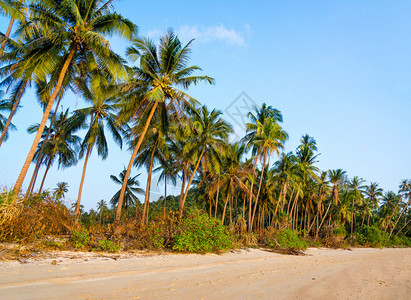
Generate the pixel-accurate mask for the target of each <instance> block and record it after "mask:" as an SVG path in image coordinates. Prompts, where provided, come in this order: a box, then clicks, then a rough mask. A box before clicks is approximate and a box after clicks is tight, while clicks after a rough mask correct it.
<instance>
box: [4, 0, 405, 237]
mask: <svg viewBox="0 0 411 300" xmlns="http://www.w3.org/2000/svg"><path fill="white" fill-rule="evenodd" d="M112 2H113V1H101V0H66V1H57V0H43V1H34V0H33V1H0V8H1V13H2V14H3V15H5V16H7V17H9V18H10V24H9V29H8V30H7V32H6V33H5V34H3V35H2V36H1V49H0V63H1V68H0V76H1V83H0V84H1V86H2V87H5V88H6V91H7V93H2V94H1V97H2V100H1V102H0V112H1V114H0V129H1V130H2V134H1V137H0V153H1V145H2V143H3V142H4V141H6V140H7V138H9V136H10V135H11V130H12V129H13V128H14V125H13V124H12V122H11V121H12V118H13V116H14V115H15V113H16V112H17V110H18V108H19V105H20V102H21V100H22V99H23V98H24V97H23V96H24V94H25V92H26V91H27V89H29V88H33V89H34V90H35V91H36V94H37V98H38V100H39V103H40V105H41V106H42V107H43V111H44V114H43V117H42V119H41V120H40V122H39V123H37V124H34V125H32V126H30V127H29V128H28V132H29V133H32V134H33V135H35V137H34V141H33V144H32V145H31V146H30V149H28V155H27V158H26V160H25V163H24V165H23V167H22V169H21V172H20V174H19V176H18V178H17V180H16V182H15V185H14V188H13V190H14V193H15V195H16V196H17V195H18V194H19V193H22V194H24V197H26V198H29V197H30V196H31V195H33V193H38V192H41V191H42V190H43V189H44V183H45V179H46V177H47V173H48V171H49V169H50V168H51V167H53V165H55V163H56V162H57V165H58V167H62V168H64V167H70V166H73V165H75V164H77V163H78V161H79V160H81V159H83V168H82V174H81V182H80V186H79V187H78V196H77V201H76V203H75V207H74V220H75V224H77V223H78V222H79V219H80V215H81V214H80V210H81V200H82V191H83V187H84V182H85V179H86V175H87V165H88V161H89V158H90V155H91V154H92V153H93V150H94V151H97V154H98V156H100V157H101V159H103V160H104V159H105V158H107V156H108V152H109V151H108V150H109V143H108V141H107V134H106V131H108V132H109V135H110V136H111V138H112V139H113V141H114V142H115V144H117V145H118V146H119V147H120V148H122V147H123V145H126V146H127V148H128V149H129V150H130V152H131V157H130V161H129V163H128V165H127V167H126V168H125V169H124V171H122V172H121V173H120V175H119V176H118V177H117V176H114V175H113V176H111V178H112V180H113V181H114V182H116V183H118V184H119V185H121V188H120V190H119V191H118V192H117V193H116V194H115V195H114V196H113V197H112V199H111V201H110V202H111V204H112V206H113V208H114V210H113V211H112V222H113V223H114V225H115V226H117V225H118V224H120V222H121V221H122V218H123V220H124V219H125V218H127V213H125V211H126V212H128V211H130V210H134V211H135V212H134V216H138V217H139V219H140V222H141V224H148V223H149V220H150V214H149V212H150V207H151V206H153V201H150V196H151V195H150V187H151V185H152V184H157V183H156V182H152V176H153V173H158V174H159V178H160V180H162V181H164V185H165V191H164V196H163V197H161V199H160V200H158V201H156V202H155V203H157V204H155V207H157V211H158V213H159V214H163V215H164V216H166V214H167V213H168V212H169V211H170V210H176V211H177V212H178V219H179V220H181V219H182V218H183V217H184V211H185V207H186V206H187V203H188V202H194V203H196V204H197V205H199V206H201V207H202V208H204V210H205V211H207V213H208V214H209V216H210V217H215V218H219V219H221V222H222V223H223V224H224V223H225V224H231V225H232V224H235V223H236V222H237V220H242V221H243V222H245V223H246V226H247V230H248V232H250V233H251V232H253V231H259V230H263V229H264V228H267V227H274V228H289V229H292V230H295V231H300V232H305V233H306V234H308V235H311V236H313V237H318V235H319V234H320V232H321V230H322V229H323V228H324V227H326V226H331V225H332V224H338V225H339V226H342V227H344V228H346V229H347V230H348V231H349V232H350V233H351V234H352V233H353V232H354V231H355V230H356V228H359V227H362V226H365V225H367V226H370V225H373V226H376V227H378V228H380V229H381V230H383V231H385V232H387V233H388V234H389V235H390V236H391V235H393V234H394V233H395V234H396V235H398V234H400V233H401V234H403V235H406V234H408V233H409V229H410V228H411V227H410V224H409V220H410V210H409V204H410V201H411V180H403V181H402V182H401V183H400V185H399V190H398V192H397V193H396V192H392V191H389V192H386V193H384V192H383V190H382V189H381V188H380V187H379V185H378V184H377V183H370V184H369V185H366V182H365V181H364V180H363V179H362V178H359V177H357V176H354V177H352V178H349V177H348V176H347V174H346V172H345V171H343V170H342V169H336V170H326V171H322V170H320V169H319V168H318V167H317V165H316V164H317V163H318V149H317V143H316V141H315V139H314V138H313V137H311V136H309V135H308V134H307V135H304V136H302V137H301V140H300V145H299V146H298V147H297V148H296V149H295V151H293V152H289V153H285V152H284V151H283V149H284V145H285V142H286V141H287V139H288V134H287V132H286V131H285V130H284V128H283V116H282V114H281V112H280V111H279V110H278V109H275V108H274V107H272V106H270V105H267V104H263V105H261V106H255V107H254V108H253V110H252V111H250V112H249V114H248V123H247V124H246V134H245V136H244V137H243V138H242V139H241V140H240V141H236V142H230V140H229V138H230V134H231V133H232V131H233V127H232V126H231V125H230V124H229V123H228V122H227V121H226V120H224V118H223V116H222V112H221V111H219V110H217V109H209V108H207V107H206V106H205V105H202V104H201V103H200V102H199V101H197V100H196V99H194V98H193V97H191V96H190V95H189V94H188V92H187V90H188V89H189V87H190V86H193V85H197V84H199V83H201V82H204V83H206V84H213V83H214V79H213V78H212V77H209V76H204V75H198V73H199V72H200V71H201V68H200V67H198V66H196V65H191V63H190V53H191V45H192V43H193V41H190V42H188V43H187V44H183V43H182V42H181V41H180V40H179V38H178V36H176V35H175V34H174V32H173V31H172V30H169V31H168V32H166V33H165V34H164V35H163V36H162V37H161V38H160V40H159V42H158V43H156V42H154V41H152V40H151V39H148V38H144V37H140V36H139V35H138V27H137V26H136V25H135V24H134V23H133V22H132V21H131V20H129V19H127V18H125V17H123V16H122V15H120V14H118V13H117V12H116V11H115V9H114V7H113V3H112ZM14 23H16V26H17V27H16V29H15V30H14V33H13V35H11V31H12V28H13V26H14ZM113 35H117V36H119V37H122V38H124V39H126V40H128V41H129V43H130V45H129V47H128V48H127V50H126V58H123V57H122V56H121V55H119V54H118V53H115V52H114V51H113V50H112V47H111V45H110V41H109V39H108V38H109V37H111V36H113ZM68 91H73V92H74V93H76V94H78V95H81V96H82V98H83V99H84V100H85V102H86V103H87V107H84V108H80V109H76V110H74V111H70V110H69V109H67V110H65V111H59V107H60V103H62V101H64V100H65V96H66V95H67V93H68ZM24 100H26V99H24ZM7 113H8V115H6V114H7ZM33 121H35V120H33ZM81 130H84V132H85V135H84V136H83V137H80V136H78V132H79V131H81ZM110 146H111V144H110ZM31 163H33V164H35V168H34V172H33V174H32V175H31V177H30V183H29V186H28V189H27V190H26V191H23V190H22V186H23V182H24V180H25V179H26V177H28V176H27V172H28V169H29V166H30V164H31ZM41 166H44V167H45V169H44V174H43V177H42V179H41V183H40V187H39V189H38V190H36V189H35V184H36V182H37V181H39V178H38V177H39V172H40V168H41ZM133 167H134V168H137V169H141V168H143V169H146V170H147V174H148V179H147V182H146V187H145V189H142V188H141V187H140V185H139V183H138V180H137V177H138V175H134V176H132V175H131V172H132V170H133ZM27 179H28V178H27ZM177 182H179V183H180V182H181V191H180V194H179V195H167V183H171V184H173V185H176V184H177ZM66 190H67V186H66V184H64V183H60V184H59V186H58V187H57V189H56V190H55V196H56V197H57V198H61V197H63V195H64V192H65V191H66ZM137 194H141V195H144V201H142V204H141V205H140V203H139V198H138V196H137ZM159 201H160V202H161V206H162V209H161V211H160V210H159V209H158V207H159V204H158V202H159ZM168 201H170V202H169V203H168V204H167V202H168ZM177 204H178V205H177ZM98 207H99V211H100V223H101V222H102V221H101V216H102V212H103V211H105V210H106V208H105V207H106V204H105V203H103V202H100V203H99V204H98Z"/></svg>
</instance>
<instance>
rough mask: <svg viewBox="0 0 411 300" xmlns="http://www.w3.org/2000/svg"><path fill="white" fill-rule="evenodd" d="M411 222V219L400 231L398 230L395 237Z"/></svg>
mask: <svg viewBox="0 0 411 300" xmlns="http://www.w3.org/2000/svg"><path fill="white" fill-rule="evenodd" d="M410 222H411V219H409V220H408V221H407V222H406V223H405V224H404V226H402V227H401V228H400V230H398V232H397V233H396V234H395V236H397V235H398V234H399V233H400V232H401V231H402V230H403V229H404V228H405V227H406V226H407V225H408V224H409V223H410Z"/></svg>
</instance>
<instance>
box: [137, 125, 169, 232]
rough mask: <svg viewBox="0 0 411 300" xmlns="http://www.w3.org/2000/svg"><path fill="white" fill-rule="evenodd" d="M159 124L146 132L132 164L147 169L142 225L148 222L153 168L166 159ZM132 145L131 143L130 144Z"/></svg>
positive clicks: (166, 148)
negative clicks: (145, 136)
mask: <svg viewBox="0 0 411 300" xmlns="http://www.w3.org/2000/svg"><path fill="white" fill-rule="evenodd" d="M156 125H157V126H156ZM158 125H159V124H158V123H157V124H154V125H153V126H151V128H150V129H149V130H148V131H147V139H146V140H145V143H143V147H142V148H140V149H141V150H140V153H139V154H138V155H137V157H136V160H135V162H134V164H135V165H136V166H137V167H141V166H143V165H145V166H146V167H147V172H148V176H147V187H146V195H145V198H144V207H143V217H142V220H141V222H142V224H145V223H146V222H147V221H148V211H149V208H148V206H149V202H150V190H151V177H152V174H153V167H154V166H155V165H157V164H164V163H165V161H166V159H167V157H168V147H167V142H166V137H165V135H164V132H163V131H162V130H161V126H158ZM132 144H133V143H132Z"/></svg>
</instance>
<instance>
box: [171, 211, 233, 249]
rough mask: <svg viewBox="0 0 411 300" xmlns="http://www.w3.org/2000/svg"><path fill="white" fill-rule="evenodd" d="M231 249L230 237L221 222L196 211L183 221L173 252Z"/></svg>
mask: <svg viewBox="0 0 411 300" xmlns="http://www.w3.org/2000/svg"><path fill="white" fill-rule="evenodd" d="M230 247H231V238H230V235H229V233H228V230H227V228H226V227H225V226H224V225H222V224H221V221H220V220H217V219H215V218H209V217H208V216H207V215H206V214H203V213H201V212H200V211H198V210H195V211H192V212H190V213H189V215H188V217H187V218H186V219H184V220H183V221H182V224H181V226H180V228H179V231H178V234H177V235H176V236H175V240H174V245H173V250H177V251H184V252H186V251H187V252H196V253H207V252H215V251H220V250H226V249H229V248H230Z"/></svg>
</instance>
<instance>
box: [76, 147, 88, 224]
mask: <svg viewBox="0 0 411 300" xmlns="http://www.w3.org/2000/svg"><path fill="white" fill-rule="evenodd" d="M91 148H92V147H91V146H89V147H88V148H87V153H86V157H85V159H84V165H83V173H82V174H81V180H80V188H79V189H78V197H77V203H76V212H75V218H74V224H75V225H77V224H78V219H79V216H80V203H81V193H82V192H83V184H84V178H85V177H86V169H87V162H88V158H89V156H90V153H91Z"/></svg>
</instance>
